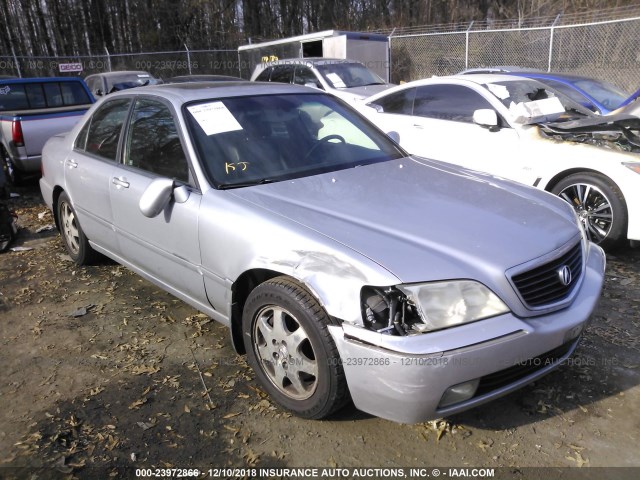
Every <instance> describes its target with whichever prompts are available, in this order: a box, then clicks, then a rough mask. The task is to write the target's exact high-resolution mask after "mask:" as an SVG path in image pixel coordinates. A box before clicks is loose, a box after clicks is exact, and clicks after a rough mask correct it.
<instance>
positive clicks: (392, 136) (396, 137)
mask: <svg viewBox="0 0 640 480" xmlns="http://www.w3.org/2000/svg"><path fill="white" fill-rule="evenodd" d="M387 137H389V138H390V139H391V140H393V141H394V142H396V143H397V144H398V145H400V134H399V133H398V132H387Z"/></svg>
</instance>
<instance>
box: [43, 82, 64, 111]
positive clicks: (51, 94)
mask: <svg viewBox="0 0 640 480" xmlns="http://www.w3.org/2000/svg"><path fill="white" fill-rule="evenodd" d="M42 86H43V87H44V94H45V96H46V97H47V105H48V106H50V107H61V106H62V105H63V104H64V103H63V101H62V94H61V93H60V84H58V83H45V84H43V85H42Z"/></svg>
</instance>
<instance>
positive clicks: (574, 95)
mask: <svg viewBox="0 0 640 480" xmlns="http://www.w3.org/2000/svg"><path fill="white" fill-rule="evenodd" d="M540 81H541V82H542V83H545V84H547V85H549V86H550V87H551V88H553V89H554V90H557V91H558V92H560V93H564V94H565V95H566V96H567V97H569V98H570V99H571V100H573V101H574V102H578V103H579V104H580V105H582V106H583V107H586V108H588V109H589V110H591V111H592V112H597V111H598V109H597V108H596V106H595V105H594V104H593V103H591V102H590V101H589V99H588V98H586V97H584V96H583V95H582V94H581V93H579V92H576V91H575V90H574V89H573V88H571V87H569V86H568V85H565V84H564V83H562V82H556V81H555V80H548V79H546V78H545V79H540Z"/></svg>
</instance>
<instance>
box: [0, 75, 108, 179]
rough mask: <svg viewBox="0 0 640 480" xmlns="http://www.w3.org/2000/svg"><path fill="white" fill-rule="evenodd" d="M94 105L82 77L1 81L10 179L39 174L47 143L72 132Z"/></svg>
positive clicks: (2, 151) (3, 144) (3, 149)
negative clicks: (43, 150)
mask: <svg viewBox="0 0 640 480" xmlns="http://www.w3.org/2000/svg"><path fill="white" fill-rule="evenodd" d="M94 102H95V99H94V98H93V96H92V95H91V92H90V91H89V89H88V88H87V85H86V84H85V83H84V81H83V80H82V79H81V78H70V77H66V78H57V77H51V78H12V79H0V159H1V160H2V166H3V169H4V171H5V175H6V177H7V180H8V181H10V182H12V183H17V182H19V181H20V179H21V178H23V177H24V176H27V175H30V174H34V173H38V172H39V171H40V160H41V156H42V147H43V146H44V144H45V142H46V141H47V140H48V139H49V138H50V137H52V136H53V135H57V134H59V133H63V132H66V131H68V130H71V128H72V127H73V126H74V125H75V124H76V123H77V122H78V120H80V118H81V117H82V115H84V113H85V112H86V111H87V110H88V109H89V107H90V106H91V104H93V103H94Z"/></svg>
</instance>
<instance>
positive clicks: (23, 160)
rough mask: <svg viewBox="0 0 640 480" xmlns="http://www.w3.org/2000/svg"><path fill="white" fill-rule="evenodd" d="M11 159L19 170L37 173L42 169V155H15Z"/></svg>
mask: <svg viewBox="0 0 640 480" xmlns="http://www.w3.org/2000/svg"><path fill="white" fill-rule="evenodd" d="M11 161H12V162H13V167H14V168H15V169H16V170H17V171H19V172H25V173H35V172H39V171H40V164H41V163H42V155H36V156H33V157H26V156H24V157H13V158H12V159H11Z"/></svg>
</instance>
